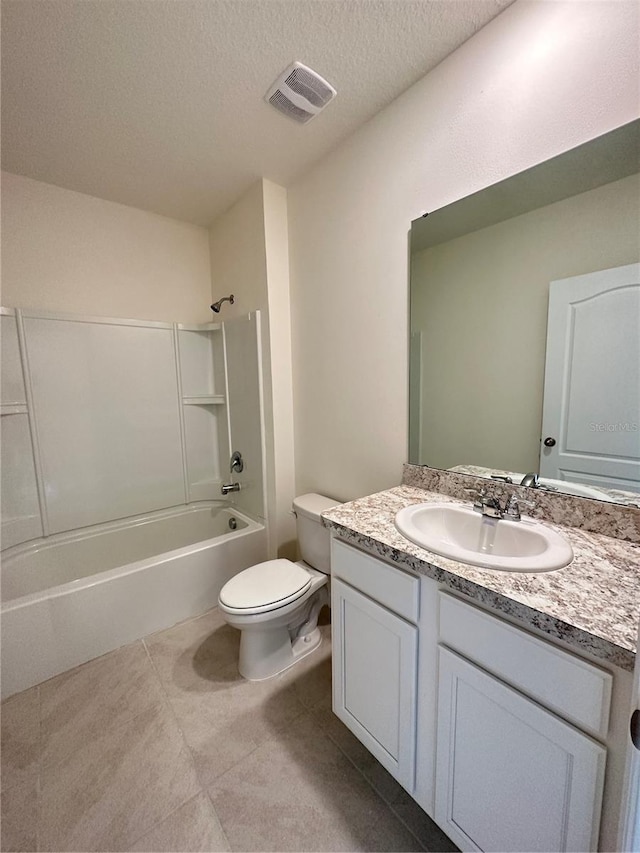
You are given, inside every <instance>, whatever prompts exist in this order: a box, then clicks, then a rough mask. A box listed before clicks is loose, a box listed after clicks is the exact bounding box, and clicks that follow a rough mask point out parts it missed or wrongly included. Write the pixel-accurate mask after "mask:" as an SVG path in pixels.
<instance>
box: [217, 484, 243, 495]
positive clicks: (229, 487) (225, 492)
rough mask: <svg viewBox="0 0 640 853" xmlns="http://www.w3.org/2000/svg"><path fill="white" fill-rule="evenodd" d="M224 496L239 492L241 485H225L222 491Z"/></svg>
mask: <svg viewBox="0 0 640 853" xmlns="http://www.w3.org/2000/svg"><path fill="white" fill-rule="evenodd" d="M220 491H221V492H222V494H223V495H228V494H229V492H239V491H240V483H225V484H224V486H222V488H221V489H220Z"/></svg>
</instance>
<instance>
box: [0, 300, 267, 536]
mask: <svg viewBox="0 0 640 853" xmlns="http://www.w3.org/2000/svg"><path fill="white" fill-rule="evenodd" d="M0 311H1V316H2V333H3V334H2V347H3V352H2V355H3V359H2V392H3V395H2V408H1V414H2V433H3V442H2V483H1V485H2V490H1V492H2V547H3V548H6V547H10V546H12V545H16V544H19V543H22V542H26V541H28V540H31V539H34V538H38V537H40V536H48V535H50V534H54V533H62V532H67V531H73V530H76V529H78V528H82V527H87V526H91V525H96V524H102V523H104V522H109V521H115V520H116V519H122V518H130V517H132V516H138V515H144V514H145V513H149V512H153V511H156V510H161V509H166V508H169V507H174V506H179V505H181V504H189V503H192V502H196V501H203V500H222V496H221V493H220V487H221V485H222V483H223V481H225V482H226V480H227V478H228V476H229V475H228V471H229V458H230V455H231V438H232V425H233V426H234V429H235V431H236V433H237V436H236V440H237V441H239V442H241V445H240V446H242V449H243V453H244V455H245V457H248V458H247V461H248V463H249V466H248V467H249V471H250V472H252V474H251V479H250V481H248V482H247V484H246V485H247V491H246V492H244V493H243V494H242V497H239V498H238V501H237V503H238V506H239V508H243V504H244V503H246V502H247V501H249V502H251V509H252V510H253V514H254V515H255V516H258V517H264V496H263V488H262V485H263V482H264V478H263V474H262V467H263V452H262V447H263V442H262V432H261V431H262V418H261V417H260V411H261V408H260V407H261V393H259V391H260V388H261V384H260V382H261V378H260V364H259V359H256V353H257V352H258V351H259V348H258V346H257V344H255V343H254V345H253V347H250V346H249V347H248V346H247V342H249V341H251V340H252V341H254V342H256V341H259V335H260V332H259V320H260V316H259V312H253V313H252V314H250V315H247V316H245V317H241V318H237V319H234V320H231V321H229V322H228V323H220V324H217V323H208V324H202V325H184V324H178V323H161V322H152V321H146V320H131V319H114V318H106V317H84V316H76V315H71V314H52V313H45V312H35V311H21V310H18V309H15V310H14V309H11V308H3V309H0ZM238 342H241V345H240V346H238ZM229 352H231V353H232V356H231V358H230V357H229ZM230 388H231V393H230ZM249 388H250V389H253V390H252V391H251V393H250V395H249V396H250V397H251V400H249V403H250V412H251V416H250V417H249V418H247V417H246V416H245V412H246V405H245V404H246V402H247V397H248V392H247V389H249ZM234 389H235V390H234ZM230 401H231V403H230ZM234 401H237V402H234ZM234 406H235V408H236V409H237V410H238V411H237V412H236V413H235V417H234V413H233V412H232V411H231V410H232V408H233V407H234ZM247 430H248V432H247ZM253 433H256V436H255V440H252V439H253Z"/></svg>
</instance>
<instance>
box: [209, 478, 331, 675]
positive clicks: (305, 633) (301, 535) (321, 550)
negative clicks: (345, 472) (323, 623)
mask: <svg viewBox="0 0 640 853" xmlns="http://www.w3.org/2000/svg"><path fill="white" fill-rule="evenodd" d="M338 503H339V502H338V501H335V500H332V499H331V498H327V497H324V495H316V494H308V495H301V496H300V497H298V498H295V499H294V501H293V513H294V515H295V516H296V527H297V531H298V543H299V546H300V555H301V557H302V559H301V560H298V562H296V563H294V562H292V561H291V560H268V561H267V562H266V563H257V564H256V565H255V566H250V567H249V568H248V569H245V570H244V571H242V572H240V573H239V574H237V575H235V576H234V577H232V578H231V580H229V581H227V583H226V584H225V585H224V586H223V587H222V589H221V590H220V595H219V597H218V606H219V608H220V612H221V613H222V615H223V616H224V619H225V620H226V622H227V623H228V624H229V625H232V626H233V627H234V628H238V629H239V630H240V631H241V635H240V657H239V660H238V669H239V671H240V675H242V676H243V677H244V678H246V679H248V680H249V681H261V680H262V679H264V678H271V677H272V676H274V675H277V674H278V673H279V672H284V670H285V669H288V668H289V667H290V666H293V664H294V663H296V662H297V661H299V660H300V659H301V658H303V657H305V656H306V655H308V654H310V653H311V652H312V651H314V649H316V648H317V647H318V646H319V645H320V643H321V641H322V635H321V633H320V629H319V628H318V614H319V613H320V610H321V609H322V607H323V606H324V605H325V604H329V592H328V589H329V587H328V575H329V574H330V572H331V561H330V534H329V531H328V530H327V529H326V528H325V527H323V526H322V521H321V519H320V513H322V512H324V511H325V510H327V509H331V507H334V506H336V505H337V504H338Z"/></svg>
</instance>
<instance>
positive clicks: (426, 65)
mask: <svg viewBox="0 0 640 853" xmlns="http://www.w3.org/2000/svg"><path fill="white" fill-rule="evenodd" d="M510 2H512V0H3V3H2V166H3V168H4V169H6V170H7V171H10V172H15V173H17V174H22V175H27V176H29V177H32V178H36V179H38V180H42V181H46V182H49V183H52V184H57V185H58V186H62V187H66V188H68V189H72V190H77V191H79V192H84V193H89V194H91V195H95V196H98V197H100V198H105V199H110V200H112V201H117V202H121V203H123V204H129V205H133V206H135V207H139V208H142V209H145V210H151V211H155V212H156V213H161V214H164V215H166V216H172V217H175V218H177V219H182V220H185V221H189V222H194V223H197V224H201V225H207V224H209V223H210V222H212V220H213V219H214V218H215V217H216V216H217V215H218V214H219V213H221V212H223V211H224V210H226V209H227V208H228V207H229V206H230V205H231V204H232V203H233V202H234V201H235V200H236V198H237V197H238V196H239V195H240V194H241V193H242V192H243V191H244V190H245V189H246V188H247V187H248V186H250V184H251V183H252V182H253V181H255V180H256V179H257V178H258V177H260V176H264V177H267V178H270V179H271V180H273V181H276V182H277V183H281V184H284V185H285V186H286V185H287V184H288V183H290V182H291V181H292V180H294V179H295V178H296V177H297V176H298V175H299V174H301V173H303V172H304V171H305V170H306V169H307V168H309V167H310V166H311V165H312V164H313V163H314V162H315V161H316V160H318V159H319V158H320V157H321V156H322V155H324V154H325V153H327V152H328V151H330V150H331V149H332V148H333V147H334V146H336V145H337V144H338V143H339V142H340V141H341V140H343V139H344V138H345V137H346V136H348V135H349V134H350V133H352V132H353V131H354V130H355V129H356V128H357V127H359V126H360V125H361V124H363V123H364V122H365V121H367V119H369V118H371V117H372V116H373V115H374V114H375V113H376V112H378V111H379V110H380V109H382V107H384V106H385V105H386V104H388V103H389V102H390V101H392V100H393V99H394V98H395V97H397V96H398V95H399V94H400V93H401V92H403V91H404V90H405V89H407V88H408V87H409V86H410V85H411V84H412V83H414V82H415V81H416V80H418V79H419V78H420V77H422V76H423V75H424V74H426V73H427V71H429V70H430V69H431V68H433V67H434V66H435V65H436V64H437V63H438V62H440V61H441V60H442V59H443V58H444V57H445V56H447V55H448V54H449V53H451V52H452V51H453V50H455V48H456V47H458V46H459V45H460V44H462V42H464V41H465V40H466V39H467V38H469V37H470V36H471V35H473V33H474V32H476V31H477V30H478V29H480V27H482V26H483V25H484V24H486V23H487V22H488V21H489V20H491V18H493V17H494V16H495V15H497V14H498V13H499V12H500V11H501V10H502V9H504V8H505V7H506V6H508V5H509V4H510ZM294 59H299V60H300V61H301V62H304V63H305V64H307V65H309V66H310V67H311V68H313V69H315V70H316V71H317V72H318V73H320V74H321V75H322V76H324V77H326V79H327V80H328V81H329V82H330V83H332V84H333V86H335V87H336V89H337V90H338V97H337V98H336V99H335V100H334V101H333V102H332V103H331V104H329V106H328V107H327V109H326V110H325V111H324V112H323V113H322V114H321V115H320V116H318V117H317V118H316V119H314V120H313V121H312V122H310V123H309V124H308V125H303V126H301V125H297V124H296V123H294V122H292V121H291V120H290V119H287V118H286V117H284V116H282V115H280V114H279V113H277V112H276V111H275V110H273V108H272V107H269V106H268V105H267V104H266V103H265V102H264V100H263V97H264V94H265V92H266V90H267V89H268V87H269V86H270V85H271V83H272V82H273V80H274V79H275V78H276V77H277V76H278V74H279V73H280V72H281V71H283V70H284V68H285V67H286V66H287V65H288V64H289V63H291V62H292V61H293V60H294Z"/></svg>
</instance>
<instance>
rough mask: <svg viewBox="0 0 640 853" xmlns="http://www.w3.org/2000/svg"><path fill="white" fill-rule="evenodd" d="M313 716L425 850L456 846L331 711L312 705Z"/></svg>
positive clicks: (442, 851)
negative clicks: (313, 707)
mask: <svg viewBox="0 0 640 853" xmlns="http://www.w3.org/2000/svg"><path fill="white" fill-rule="evenodd" d="M313 718H314V720H315V721H316V722H317V723H318V725H319V726H321V727H322V729H323V730H324V731H325V732H326V734H327V735H328V736H329V737H330V738H331V740H332V741H333V742H334V743H335V744H336V745H337V746H338V747H339V748H340V749H341V750H342V752H344V754H345V755H346V756H347V757H348V758H349V759H350V760H351V761H352V762H353V763H354V764H355V765H356V767H357V768H358V770H360V772H361V773H362V774H363V776H364V777H365V779H366V780H367V782H369V784H370V785H371V786H372V787H373V788H374V789H375V790H376V791H377V792H378V793H379V794H380V796H381V797H382V799H383V800H384V801H385V802H386V803H388V804H389V805H390V806H391V809H392V810H393V812H394V813H395V814H396V815H397V816H398V817H399V818H400V819H401V820H402V822H403V823H404V824H405V826H407V827H408V828H409V829H410V830H411V832H412V833H413V834H414V835H415V836H416V838H418V839H419V840H420V842H421V843H422V844H423V846H424V847H425V849H426V850H433V851H439V853H450V851H456V850H457V849H458V848H457V847H456V846H455V845H454V844H453V843H452V842H451V841H450V840H449V838H448V837H447V836H446V835H445V834H444V833H443V832H442V830H441V829H440V828H439V827H438V826H437V825H436V824H435V823H434V822H433V821H432V820H431V818H430V817H429V816H428V815H427V814H426V812H425V811H424V810H423V809H421V808H420V806H419V805H418V804H417V803H416V801H415V800H414V799H413V798H412V797H411V796H409V794H408V793H407V792H406V791H405V789H404V788H403V787H402V785H400V783H399V782H396V780H395V779H394V778H393V776H392V775H391V774H390V773H389V772H388V771H387V770H385V768H384V767H383V766H382V765H381V764H380V762H379V761H378V760H377V759H376V758H375V757H374V756H373V755H372V754H371V753H370V752H369V750H368V749H366V747H364V746H363V745H362V744H361V743H360V741H359V740H358V739H357V738H356V737H355V735H353V734H352V733H351V732H350V731H349V729H348V728H347V727H346V726H345V725H344V723H342V722H341V720H339V719H338V717H336V715H335V714H334V713H333V712H332V711H329V710H327V709H325V708H315V709H314V711H313Z"/></svg>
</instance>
